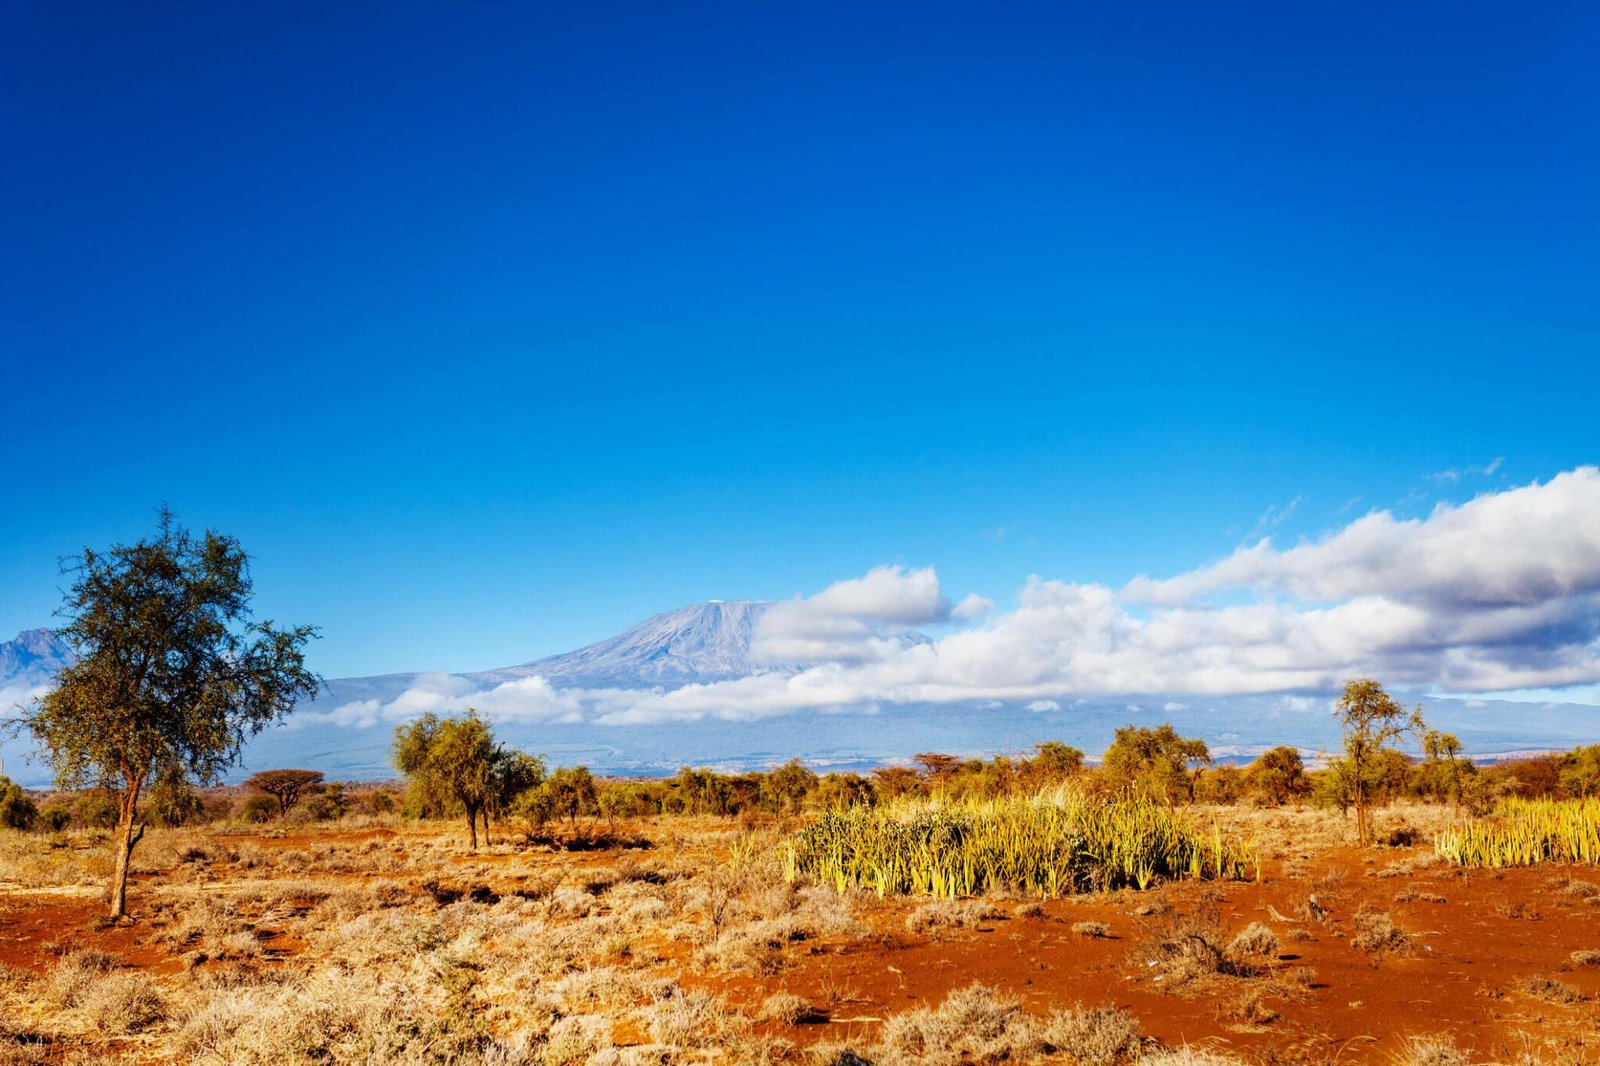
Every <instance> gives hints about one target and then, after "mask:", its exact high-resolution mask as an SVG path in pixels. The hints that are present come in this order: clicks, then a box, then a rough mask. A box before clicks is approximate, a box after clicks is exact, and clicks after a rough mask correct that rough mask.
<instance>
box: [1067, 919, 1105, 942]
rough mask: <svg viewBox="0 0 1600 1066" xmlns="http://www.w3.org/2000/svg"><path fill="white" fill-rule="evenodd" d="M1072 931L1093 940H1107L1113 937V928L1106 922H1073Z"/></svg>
mask: <svg viewBox="0 0 1600 1066" xmlns="http://www.w3.org/2000/svg"><path fill="white" fill-rule="evenodd" d="M1072 931H1073V932H1074V933H1077V934H1078V935H1079V936H1085V937H1088V938H1089V939H1091V940H1105V939H1107V938H1108V937H1110V936H1111V927H1110V926H1109V925H1107V924H1106V923H1104V922H1073V923H1072Z"/></svg>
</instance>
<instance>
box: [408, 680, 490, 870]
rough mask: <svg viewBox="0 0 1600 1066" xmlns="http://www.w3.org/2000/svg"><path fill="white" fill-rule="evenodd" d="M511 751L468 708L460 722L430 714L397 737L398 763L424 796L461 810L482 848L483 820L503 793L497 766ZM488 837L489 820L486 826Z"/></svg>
mask: <svg viewBox="0 0 1600 1066" xmlns="http://www.w3.org/2000/svg"><path fill="white" fill-rule="evenodd" d="M505 758H506V752H505V751H504V750H503V749H501V747H500V746H499V745H497V744H496V743H495V741H494V734H493V733H492V732H491V731H490V729H489V723H488V722H485V721H484V720H483V719H482V718H481V717H479V715H478V712H477V711H475V710H473V709H472V708H470V707H469V708H467V713H466V714H464V715H462V716H461V717H460V718H440V717H439V716H438V715H436V714H431V713H430V714H425V715H423V716H422V717H421V718H418V719H417V720H416V721H414V722H412V723H411V724H409V725H402V726H400V727H399V728H397V729H396V730H395V733H394V763H395V766H396V767H398V768H399V770H400V772H401V773H403V774H406V775H407V776H409V777H411V778H413V779H414V780H415V781H416V783H417V784H418V785H420V786H421V788H422V790H423V792H424V793H425V794H427V795H431V796H432V797H435V798H436V799H437V800H443V801H445V802H444V803H441V805H450V806H455V807H459V808H461V810H462V811H464V812H465V814H466V816H467V835H468V837H469V838H470V839H471V841H472V850H474V851H476V850H478V819H479V817H484V818H487V816H488V811H489V808H490V806H491V805H492V804H494V803H495V801H496V797H497V795H498V794H499V790H500V782H499V780H498V779H497V773H496V771H497V768H498V767H499V765H500V763H501V762H502V760H504V759H505ZM484 826H485V828H484V835H485V836H487V835H488V822H487V821H485V823H484Z"/></svg>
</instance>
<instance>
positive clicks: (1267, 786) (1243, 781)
mask: <svg viewBox="0 0 1600 1066" xmlns="http://www.w3.org/2000/svg"><path fill="white" fill-rule="evenodd" d="M450 721H452V720H445V722H437V721H436V722H434V723H433V725H434V727H435V728H436V729H440V728H443V727H445V725H446V724H447V723H449V722H450ZM454 721H456V722H465V721H469V719H458V720H454ZM470 721H472V722H473V728H474V730H478V729H481V731H482V735H481V736H475V737H474V738H473V739H475V740H481V741H485V742H486V746H485V747H484V748H483V750H482V752H481V753H480V754H483V755H484V757H485V758H486V759H487V762H486V765H485V766H484V767H481V768H479V769H481V770H482V773H481V774H478V775H477V776H476V777H474V778H473V780H472V781H469V782H468V784H469V786H472V787H475V788H476V791H475V792H473V791H472V788H471V787H469V789H468V792H469V795H468V797H467V799H468V800H471V799H476V801H477V802H476V804H475V805H474V808H475V809H473V810H472V811H471V812H470V813H472V815H473V821H474V825H476V823H477V822H478V821H479V820H480V819H481V821H482V822H483V824H485V825H487V824H488V822H489V820H490V819H491V818H492V819H493V821H494V822H495V823H497V824H499V825H501V826H503V827H514V828H518V829H525V830H526V831H527V832H528V833H529V834H533V833H537V832H542V831H544V830H545V828H546V827H547V826H548V825H550V824H551V823H554V824H556V825H561V826H566V827H567V828H569V829H574V830H575V829H578V828H580V827H583V826H587V827H591V828H592V827H595V826H598V825H599V824H601V823H605V824H607V825H608V826H610V827H613V828H614V827H615V825H616V823H617V822H618V821H619V820H620V819H627V818H640V817H648V816H655V815H664V814H665V815H673V814H683V815H710V816H720V817H726V818H751V817H760V816H763V815H766V816H795V815H800V814H803V813H808V812H824V811H838V810H845V809H848V808H851V807H858V806H869V807H870V806H874V805H876V804H878V803H880V802H883V801H886V800H892V799H896V798H899V797H904V796H912V797H944V798H948V799H952V800H968V799H989V798H995V799H998V798H1002V797H1009V796H1019V795H1032V794H1035V793H1038V792H1040V791H1041V790H1044V789H1047V788H1051V787H1053V786H1055V785H1058V784H1060V783H1062V782H1064V781H1068V780H1071V781H1073V782H1075V783H1076V784H1077V785H1079V786H1080V787H1082V788H1085V789H1089V790H1093V791H1106V792H1111V791H1119V790H1125V789H1138V790H1141V791H1143V792H1146V793H1148V794H1151V795H1153V796H1155V797H1157V798H1158V799H1160V800H1162V801H1163V802H1165V803H1167V804H1169V805H1171V806H1174V807H1178V806H1187V805H1190V804H1194V803H1201V804H1220V805H1232V804H1252V805H1255V806H1260V807H1275V806H1283V805H1307V804H1310V805H1316V806H1320V807H1328V808H1335V809H1339V810H1346V809H1349V808H1350V806H1351V805H1352V804H1353V802H1354V780H1355V778H1354V775H1353V773H1352V771H1351V769H1350V763H1349V760H1348V759H1347V758H1346V757H1338V758H1332V759H1330V760H1328V762H1327V764H1326V765H1325V766H1323V767H1321V768H1318V769H1310V768H1308V767H1307V766H1306V764H1305V762H1304V760H1303V759H1302V757H1301V753H1300V752H1299V751H1298V750H1297V749H1295V748H1292V747H1277V748H1272V749H1270V750H1268V751H1266V752H1263V753H1262V754H1261V755H1259V756H1258V757H1257V758H1256V759H1255V760H1254V761H1252V762H1251V763H1249V764H1248V765H1245V766H1234V765H1227V764H1217V763H1215V762H1214V761H1213V760H1212V758H1211V756H1210V752H1209V750H1208V749H1207V746H1206V744H1205V742H1204V741H1202V740H1199V739H1196V738H1190V737H1182V736H1179V735H1178V734H1177V732H1176V731H1175V730H1173V728H1172V727H1171V726H1169V725H1164V726H1160V727H1157V728H1154V729H1150V728H1143V727H1136V726H1126V727H1124V728H1122V729H1119V730H1117V733H1116V739H1115V741H1114V742H1113V744H1112V745H1111V747H1110V748H1108V749H1107V750H1106V752H1105V753H1104V755H1103V757H1102V759H1101V760H1100V762H1099V764H1098V765H1093V766H1091V765H1090V764H1089V763H1088V761H1087V759H1086V758H1085V755H1084V753H1083V752H1082V751H1080V750H1079V749H1077V748H1074V747H1071V746H1069V745H1067V744H1064V743H1061V742H1058V741H1047V742H1045V743H1042V744H1039V745H1037V746H1035V748H1034V749H1033V751H1032V752H1031V753H1029V754H1028V755H1025V756H1003V755H1002V756H996V757H994V758H991V759H962V758H959V757H957V756H954V755H948V754H942V753H938V752H924V753H921V754H918V755H916V756H914V757H913V758H912V759H911V762H910V765H903V766H886V767H881V768H879V769H876V770H873V771H871V772H869V773H824V774H820V775H819V774H817V773H815V772H814V771H813V770H811V769H810V768H809V767H807V766H806V765H805V764H804V763H803V762H802V761H800V760H799V759H792V760H790V761H789V762H786V763H784V764H782V765H781V766H777V767H774V768H773V769H770V770H767V771H765V772H754V771H753V772H747V773H732V774H729V773H718V772H716V771H714V770H711V769H706V768H703V767H688V766H686V767H683V768H682V769H680V770H679V771H678V772H677V774H675V775H674V776H672V777H670V778H664V779H615V778H611V779H606V778H596V777H594V776H593V775H592V774H591V773H590V771H589V770H588V769H587V768H586V767H583V766H576V767H558V768H556V769H554V770H549V771H547V770H546V768H545V765H544V762H543V760H541V759H539V758H537V757H535V756H530V755H527V754H526V753H522V752H515V751H512V750H508V749H506V748H505V747H504V746H501V745H496V744H494V742H493V738H492V735H490V734H489V733H488V727H487V724H486V723H483V722H482V721H481V720H478V719H476V718H472V719H470ZM1421 739H1422V749H1423V750H1422V754H1421V755H1420V756H1418V755H1408V754H1405V753H1402V752H1400V751H1398V750H1395V749H1392V748H1385V749H1383V750H1381V751H1378V752H1377V753H1376V757H1375V758H1374V759H1372V760H1371V765H1370V766H1368V768H1367V769H1366V770H1365V772H1364V776H1363V778H1362V780H1363V781H1364V782H1365V787H1366V790H1367V796H1368V799H1369V801H1370V802H1372V803H1374V804H1376V805H1382V804H1385V803H1388V802H1393V801H1395V800H1400V799H1414V800H1422V801H1426V802H1433V803H1440V804H1448V805H1451V806H1453V807H1455V808H1456V809H1457V811H1458V812H1459V813H1464V814H1482V813H1484V812H1486V811H1488V810H1491V809H1492V808H1493V807H1494V805H1495V804H1496V803H1497V802H1498V801H1500V800H1501V799H1504V798H1508V797H1516V798H1524V799H1565V798H1583V797H1589V796H1597V795H1600V744H1595V745H1590V746H1587V747H1581V748H1577V749H1575V750H1572V751H1568V752H1563V753H1559V754H1551V755H1541V756H1536V757H1530V758H1519V759H1513V760H1507V761H1502V762H1496V763H1491V764H1479V763H1476V762H1474V761H1473V760H1472V759H1470V758H1468V757H1466V756H1464V755H1462V754H1461V752H1460V744H1459V743H1458V742H1457V741H1456V740H1455V738H1454V737H1452V736H1450V735H1449V734H1444V733H1438V732H1436V731H1433V730H1429V731H1428V732H1427V733H1425V734H1423V736H1422V738H1421ZM458 754H459V753H458ZM416 765H419V764H417V763H413V766H416ZM463 765H467V764H466V763H463V764H458V765H456V766H454V767H453V770H455V771H459V770H461V768H462V766H463ZM467 769H468V770H469V773H468V776H469V777H472V776H473V772H470V771H471V767H470V765H468V766H467ZM451 772H452V768H447V767H443V766H437V765H436V766H433V767H431V768H428V767H424V768H422V769H420V770H419V769H413V770H412V771H411V772H410V773H409V774H408V780H407V782H406V786H405V789H404V791H397V790H395V789H393V788H391V787H388V786H384V785H376V786H374V785H356V784H352V785H344V784H340V783H338V782H326V781H324V780H323V775H322V774H321V773H319V772H317V771H310V770H269V771H264V772H262V773H259V774H256V775H255V776H253V777H252V778H250V779H249V780H248V781H246V782H245V785H244V789H243V791H242V792H240V791H237V790H218V789H208V790H198V789H195V788H193V787H192V786H191V785H190V784H189V783H187V782H186V781H184V780H183V779H181V778H164V779H159V780H157V781H156V782H155V783H154V785H153V786H152V787H151V789H150V790H149V792H148V793H147V798H146V799H145V801H144V804H143V807H142V812H141V814H142V817H143V818H144V819H145V820H147V821H149V822H150V823H151V824H154V825H158V826H182V825H198V824H208V823H218V822H238V823H266V822H273V821H279V820H285V819H287V820H289V821H295V822H298V821H321V822H327V821H337V820H340V819H344V818H347V817H351V816H380V815H391V816H398V817H403V818H446V817H460V816H462V815H463V814H466V813H469V812H468V809H467V808H468V806H469V804H468V802H467V800H464V799H463V798H462V796H461V791H462V789H461V788H459V787H457V786H458V785H459V784H460V782H459V781H457V782H456V783H455V784H452V782H451V778H450V773H451ZM116 819H117V808H116V802H115V798H114V797H113V795H112V794H111V793H109V792H107V791H104V790H100V789H89V790H85V791H81V792H76V793H53V794H50V795H48V796H46V797H45V798H43V799H42V800H36V799H35V798H33V797H30V796H29V795H28V794H27V793H25V792H24V791H23V790H22V789H21V788H20V787H18V786H16V785H14V784H12V783H11V782H10V781H9V780H6V779H5V778H0V826H6V827H10V828H13V829H35V830H43V831H62V830H65V829H68V828H74V827H80V828H90V829H105V828H110V827H111V826H113V825H115V824H116ZM474 832H475V830H474Z"/></svg>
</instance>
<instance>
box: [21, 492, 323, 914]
mask: <svg viewBox="0 0 1600 1066" xmlns="http://www.w3.org/2000/svg"><path fill="white" fill-rule="evenodd" d="M67 573H70V574H72V575H73V581H72V585H71V587H70V588H69V589H68V591H67V593H66V599H65V602H64V603H63V604H62V607H61V610H60V613H61V614H62V615H63V616H64V617H65V618H66V621H67V624H66V625H65V626H63V627H61V628H59V629H58V630H57V635H58V636H59V637H60V638H61V639H62V640H64V641H65V642H66V643H67V644H68V645H70V646H71V648H72V650H73V652H74V654H75V656H76V658H75V661H74V662H73V663H72V665H70V666H67V667H64V668H63V669H62V670H61V672H60V673H59V674H58V675H57V678H56V687H55V688H54V689H53V690H51V691H50V692H49V693H47V694H46V695H44V696H42V697H40V698H39V699H38V700H36V701H35V702H34V703H33V705H32V706H31V707H30V708H28V709H27V710H26V711H25V712H24V713H23V715H22V724H23V726H25V727H26V729H27V730H28V731H29V732H30V733H31V734H32V736H33V739H34V741H35V742H36V743H37V744H38V746H39V748H40V750H42V751H43V752H44V753H45V755H46V757H47V758H48V759H49V761H50V764H51V766H52V767H53V768H54V770H55V776H56V782H57V784H58V785H60V786H62V787H68V788H70V787H76V786H80V785H83V784H86V783H91V782H98V783H101V784H104V785H107V786H109V787H112V788H115V789H116V790H117V791H118V793H119V795H118V800H117V806H118V818H117V844H116V851H115V855H114V868H113V874H112V892H111V914H112V916H113V917H121V916H122V915H123V914H124V913H125V911H126V890H127V873H128V858H129V856H130V855H131V854H132V851H133V847H134V845H135V844H136V843H137V842H138V840H139V837H138V836H135V834H134V821H135V817H136V815H137V811H138V800H139V795H140V792H141V791H142V790H143V789H144V788H145V786H147V785H148V784H149V783H150V782H151V781H152V780H153V779H154V778H155V777H156V775H157V774H158V773H161V772H182V773H184V774H186V775H188V776H190V777H192V778H194V779H195V780H198V781H201V782H209V781H213V780H215V779H216V778H217V776H218V775H219V774H220V773H221V772H222V771H223V770H225V769H227V768H228V767H230V766H232V765H234V764H235V763H236V762H237V761H238V758H239V749H240V747H241V745H242V744H243V743H244V741H245V740H246V739H248V738H249V737H251V736H253V735H254V734H256V733H257V732H259V731H260V730H261V729H262V728H264V727H265V726H267V725H268V724H270V723H271V722H274V721H276V720H278V719H279V718H281V717H282V716H283V715H285V714H287V713H288V712H289V711H290V710H291V709H292V708H293V706H294V704H295V702H296V700H298V699H300V698H302V697H308V696H312V695H314V694H315V693H316V691H317V689H318V688H319V687H320V685H321V680H320V679H319V678H318V677H317V676H316V675H315V674H314V673H312V672H311V671H310V670H308V669H306V666H305V645H306V643H307V642H308V641H310V640H311V638H312V637H313V636H314V635H315V630H314V629H312V628H311V627H309V626H299V627H293V628H278V627H276V626H274V625H273V624H272V623H270V622H256V621H254V620H253V619H252V617H251V612H250V593H251V581H250V572H249V565H248V560H247V558H246V556H245V552H244V549H243V548H242V547H241V546H240V545H239V542H238V541H237V540H235V539H234V538H232V537H228V536H224V535H222V534H219V533H216V532H214V531H211V530H207V531H206V532H205V533H204V534H203V535H201V536H200V537H195V536H192V535H191V534H190V533H189V531H188V530H186V529H184V528H183V527H181V526H179V525H178V524H177V523H176V521H175V520H174V519H173V516H172V514H171V512H170V511H167V510H165V509H163V510H162V512H161V515H160V519H159V521H158V524H157V527H156V532H155V535H154V536H152V537H151V538H149V539H147V540H142V541H139V542H138V543H136V544H131V545H125V544H119V545H115V546H113V547H112V548H111V549H110V550H109V551H106V552H99V551H95V550H94V549H91V548H85V549H84V551H83V555H82V557H81V558H80V559H79V560H78V562H77V563H76V565H74V566H72V567H70V568H68V570H67ZM141 833H142V830H141Z"/></svg>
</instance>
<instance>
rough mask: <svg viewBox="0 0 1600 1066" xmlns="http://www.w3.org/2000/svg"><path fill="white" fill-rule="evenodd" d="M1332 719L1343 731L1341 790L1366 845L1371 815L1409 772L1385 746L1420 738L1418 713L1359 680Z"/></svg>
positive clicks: (1342, 698)
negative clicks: (1336, 719) (1410, 735)
mask: <svg viewBox="0 0 1600 1066" xmlns="http://www.w3.org/2000/svg"><path fill="white" fill-rule="evenodd" d="M1334 713H1335V714H1336V715H1338V717H1339V724H1340V725H1341V727H1343V729H1344V759H1343V767H1342V771H1341V772H1342V774H1343V777H1344V785H1345V787H1346V789H1347V791H1348V793H1349V798H1350V805H1351V806H1353V807H1355V809H1356V832H1357V835H1358V837H1359V838H1360V841H1361V843H1362V844H1367V843H1369V842H1370V841H1371V839H1372V825H1371V818H1370V816H1369V811H1370V809H1371V808H1372V807H1373V806H1374V805H1379V804H1381V803H1382V802H1383V801H1384V800H1385V799H1386V798H1387V797H1388V796H1391V795H1393V794H1394V793H1395V791H1396V780H1395V779H1396V776H1397V775H1398V777H1399V781H1400V783H1401V787H1403V783H1404V780H1405V775H1406V769H1407V768H1408V767H1409V761H1408V760H1406V759H1405V757H1404V756H1403V755H1400V753H1399V752H1396V751H1395V750H1394V749H1392V748H1390V747H1389V746H1388V745H1389V744H1390V743H1391V742H1392V741H1394V740H1397V739H1398V738H1399V737H1401V736H1403V735H1405V734H1406V733H1413V734H1418V735H1420V734H1421V733H1422V732H1423V730H1424V729H1425V728H1426V726H1425V724H1424V723H1423V721H1422V708H1420V707H1418V708H1417V709H1415V710H1413V711H1409V712H1408V711H1406V710H1405V709H1404V708H1402V707H1401V706H1400V704H1398V703H1396V702H1395V700H1394V698H1393V697H1391V696H1390V695H1389V694H1388V693H1387V692H1385V691H1384V690H1383V686H1382V685H1380V684H1378V683H1377V682H1376V681H1373V680H1372V679H1371V678H1364V677H1363V678H1357V679H1355V680H1353V681H1350V682H1347V683H1346V684H1345V687H1344V694H1343V695H1342V696H1340V697H1339V703H1338V707H1337V709H1336V710H1335V712H1334ZM1452 739H1454V738H1452ZM1397 757H1398V759H1399V760H1400V761H1399V762H1398V763H1397V761H1396V758H1397Z"/></svg>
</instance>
